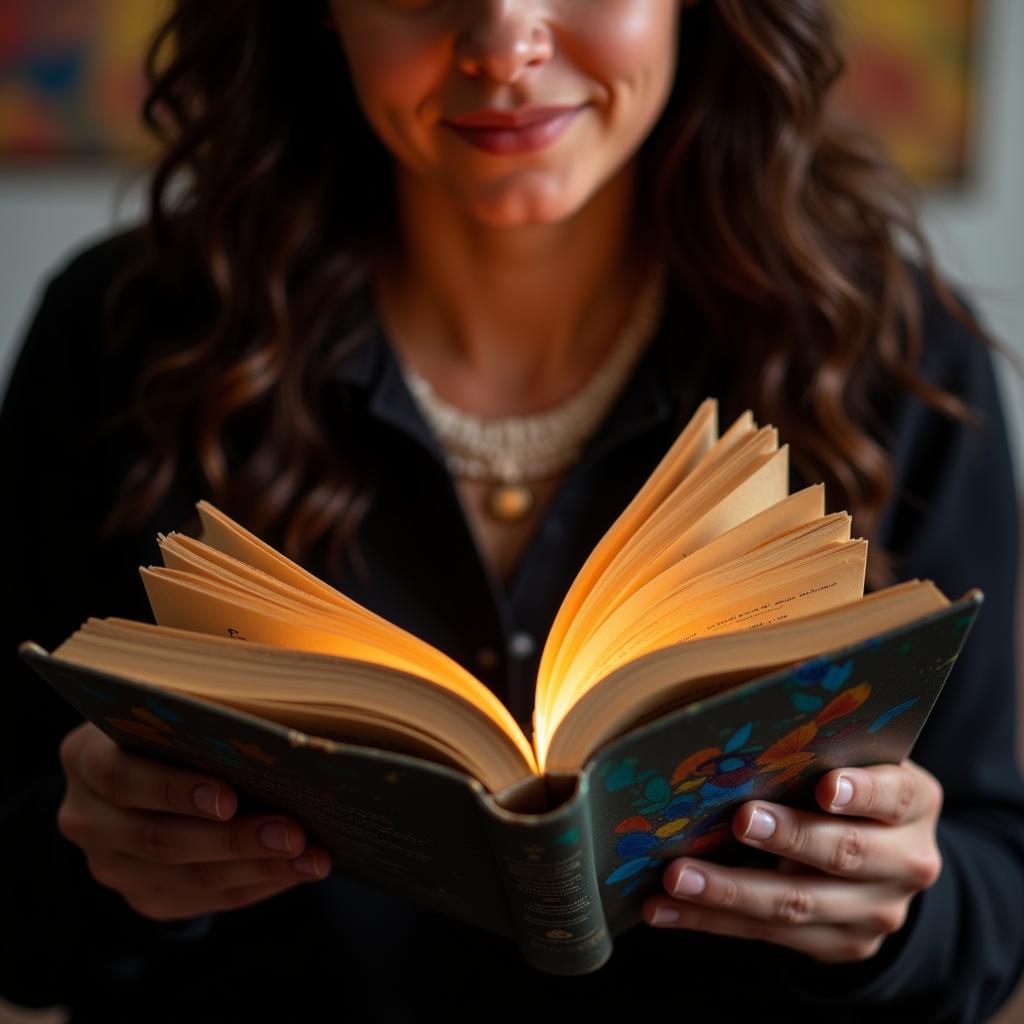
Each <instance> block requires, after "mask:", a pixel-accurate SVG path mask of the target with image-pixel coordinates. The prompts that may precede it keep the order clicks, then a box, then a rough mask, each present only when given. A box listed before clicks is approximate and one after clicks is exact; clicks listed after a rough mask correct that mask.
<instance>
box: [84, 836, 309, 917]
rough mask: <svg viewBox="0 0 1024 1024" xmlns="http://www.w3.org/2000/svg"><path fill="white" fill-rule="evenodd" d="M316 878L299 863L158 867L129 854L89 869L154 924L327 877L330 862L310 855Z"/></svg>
mask: <svg viewBox="0 0 1024 1024" xmlns="http://www.w3.org/2000/svg"><path fill="white" fill-rule="evenodd" d="M307 854H308V856H304V857H303V858H298V861H307V863H308V861H310V860H312V861H313V863H312V864H309V865H308V866H309V867H310V868H311V870H312V872H313V873H312V874H310V873H308V872H307V871H304V870H302V869H301V866H299V865H298V863H297V861H296V860H287V859H277V860H266V859H262V860H245V861H233V862H231V861H205V862H199V863H195V864H183V865H164V864H158V865H154V864H152V863H150V862H149V861H144V860H140V859H138V858H136V857H131V856H129V855H127V854H123V853H110V854H106V855H103V856H97V857H89V858H88V860H89V870H90V871H91V872H92V875H93V877H94V878H95V879H96V881H97V882H99V883H100V884H101V885H105V886H107V887H108V888H111V889H115V890H117V891H118V892H120V893H122V895H124V896H125V899H126V900H127V901H128V903H129V904H130V905H131V906H132V907H133V909H135V910H136V911H137V912H139V913H141V914H144V915H145V916H146V917H150V918H152V919H154V920H163V921H169V920H178V919H182V918H190V917H195V916H196V915H198V914H203V913H209V912H211V911H219V910H230V909H233V908H235V907H240V906H245V905H247V904H249V903H251V902H256V901H258V900H260V899H265V898H266V897H267V896H270V895H274V894H276V893H278V892H283V891H285V890H287V889H290V888H292V887H293V886H295V885H299V884H301V883H303V882H313V881H317V880H318V879H320V878H323V877H325V875H326V874H327V865H328V860H329V858H328V857H327V856H325V854H324V853H323V852H322V851H307Z"/></svg>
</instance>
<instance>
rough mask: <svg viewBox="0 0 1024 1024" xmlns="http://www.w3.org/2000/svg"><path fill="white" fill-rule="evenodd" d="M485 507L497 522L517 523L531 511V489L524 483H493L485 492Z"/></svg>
mask: <svg viewBox="0 0 1024 1024" xmlns="http://www.w3.org/2000/svg"><path fill="white" fill-rule="evenodd" d="M485 507H486V509H487V513H488V515H489V516H490V517H491V518H492V519H496V520H498V522H499V523H518V522H520V521H521V520H523V519H525V518H526V517H527V516H528V515H529V514H530V513H531V512H532V511H533V491H531V490H530V488H529V487H527V486H526V484H520V483H516V484H495V485H494V486H493V487H492V488H491V489H490V490H489V491H488V492H487V502H486V504H485Z"/></svg>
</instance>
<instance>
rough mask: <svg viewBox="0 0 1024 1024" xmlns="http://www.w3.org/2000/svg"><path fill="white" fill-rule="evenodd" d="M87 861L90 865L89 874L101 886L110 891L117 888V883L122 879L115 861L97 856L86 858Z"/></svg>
mask: <svg viewBox="0 0 1024 1024" xmlns="http://www.w3.org/2000/svg"><path fill="white" fill-rule="evenodd" d="M85 860H86V863H87V864H88V865H89V873H90V874H91V875H92V877H93V878H95V879H96V881H97V882H99V884H100V885H103V886H106V887H107V888H108V889H115V888H117V885H116V883H117V881H118V880H119V878H120V872H119V871H118V870H117V865H116V864H115V863H114V862H113V861H111V860H108V859H107V858H105V857H95V856H86V858H85Z"/></svg>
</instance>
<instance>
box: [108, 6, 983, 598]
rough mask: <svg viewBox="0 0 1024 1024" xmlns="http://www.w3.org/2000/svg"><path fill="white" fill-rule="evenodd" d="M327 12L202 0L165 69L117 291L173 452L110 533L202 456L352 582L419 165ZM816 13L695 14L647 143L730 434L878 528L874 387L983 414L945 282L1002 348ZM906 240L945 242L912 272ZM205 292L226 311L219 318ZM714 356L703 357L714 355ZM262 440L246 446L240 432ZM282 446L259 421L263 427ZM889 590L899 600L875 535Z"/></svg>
mask: <svg viewBox="0 0 1024 1024" xmlns="http://www.w3.org/2000/svg"><path fill="white" fill-rule="evenodd" d="M324 13H325V7H324V5H323V4H322V3H310V4H297V5H286V4H284V3H283V2H282V0H218V2H217V3H209V2H208V0H177V2H176V3H175V4H174V6H173V10H172V12H171V14H170V15H169V16H168V17H167V19H166V21H165V22H164V24H163V25H162V26H161V27H160V29H159V31H158V33H157V35H156V36H155V38H154V40H153V43H152V45H151V48H150V50H149V52H148V55H147V59H146V70H147V75H148V77H149V82H150V91H149V93H148V96H147V98H146V100H145V105H144V118H145V121H146V123H147V125H148V127H149V128H150V129H151V131H152V132H153V133H154V134H155V136H156V137H157V138H158V139H159V141H160V145H161V147H162V148H161V153H160V156H159V159H158V162H157V164H156V166H155V170H154V173H153V175H152V179H151V190H150V209H149V218H148V222H147V224H146V225H145V232H146V233H147V234H148V235H149V236H150V240H151V242H152V243H153V244H152V246H151V247H150V248H151V250H152V254H153V255H152V258H151V259H150V260H149V261H147V262H146V263H145V264H143V265H140V266H136V267H134V268H132V270H131V271H130V272H129V273H128V274H127V275H125V277H124V278H123V279H122V280H120V281H119V282H118V283H117V286H116V287H115V288H114V289H113V290H112V292H111V294H110V304H109V316H110V322H111V330H112V332H115V333H116V332H117V331H120V332H121V333H122V335H123V336H126V337H127V336H130V335H131V332H132V331H133V330H138V325H139V321H137V320H133V317H132V314H131V310H132V308H133V301H132V300H133V297H135V299H136V301H135V303H134V305H135V306H139V305H140V304H141V300H139V295H140V294H148V293H143V292H140V285H141V283H142V282H143V281H149V282H153V281H158V282H159V287H160V289H161V290H162V293H163V294H164V295H165V296H168V297H169V299H168V308H173V307H175V296H179V297H181V298H182V299H183V300H184V299H187V301H182V302H181V303H180V306H181V308H186V307H187V308H189V309H195V310H196V311H197V312H196V315H195V316H194V317H193V318H192V319H191V320H190V321H188V322H181V323H179V322H177V321H175V320H174V318H173V317H171V318H170V319H169V321H168V324H169V327H168V330H167V332H166V334H167V338H166V344H165V346H164V347H163V348H161V349H160V350H159V352H158V355H157V357H156V358H154V359H153V360H152V362H151V363H150V364H149V365H147V366H146V367H145V369H144V371H143V372H142V373H141V374H140V375H139V378H138V382H137V389H136V392H135V408H134V410H133V411H132V412H133V415H135V416H137V417H138V418H139V420H140V421H141V423H142V424H143V426H144V428H145V432H146V434H147V436H148V439H149V447H148V449H147V450H146V451H145V453H144V455H143V456H142V457H141V458H140V460H139V463H138V464H137V465H136V466H135V468H134V471H133V472H132V474H131V475H130V476H129V477H128V479H126V481H125V484H124V490H123V491H122V493H121V495H120V496H119V498H118V500H117V501H116V502H115V504H114V507H113V508H112V510H111V515H110V517H109V518H108V519H107V521H106V522H105V523H104V526H103V532H104V533H105V534H109V533H112V532H116V531H117V530H118V529H124V528H131V527H132V526H134V525H137V524H138V523H140V522H141V521H143V520H144V519H145V518H146V516H147V515H148V514H150V513H151V512H152V511H153V509H154V508H156V507H157V506H158V505H159V502H160V500H161V498H162V496H163V495H164V494H165V493H166V491H167V489H168V488H169V487H170V485H171V483H172V481H173V479H174V477H175V474H176V472H177V470H178V467H179V458H180V453H181V452H182V451H186V450H189V446H191V451H190V457H192V458H193V459H194V461H196V462H197V463H198V465H199V466H201V469H202V472H203V474H204V476H205V478H206V485H207V486H208V488H209V489H210V492H211V495H212V497H211V500H212V501H213V502H214V503H215V504H216V505H218V506H219V507H221V508H223V509H224V510H225V511H226V512H227V513H228V514H229V515H232V516H233V517H235V518H237V519H238V520H239V521H240V522H244V523H245V524H246V526H247V527H248V528H249V529H251V530H253V531H254V532H256V533H258V534H261V535H263V536H269V535H270V534H271V533H273V534H274V535H275V536H277V537H279V538H280V539H279V541H278V543H279V545H280V547H281V549H282V550H284V551H285V553H286V554H288V555H289V556H290V557H292V558H293V559H296V560H297V561H300V562H302V561H305V560H306V559H307V558H308V556H309V555H310V552H311V550H312V549H313V547H314V546H315V545H316V544H318V543H321V542H323V543H325V544H326V545H327V548H328V550H327V557H328V559H329V561H330V564H331V565H332V567H335V568H336V566H337V559H339V558H340V557H341V555H342V553H343V552H346V551H347V552H349V553H351V554H352V555H353V556H354V558H355V560H356V562H357V564H359V565H360V566H361V567H362V569H363V570H364V571H365V564H364V563H363V562H362V560H361V559H360V557H359V552H358V550H356V549H355V547H356V546H355V545H354V544H353V543H352V542H353V540H354V536H355V530H356V527H357V525H358V522H359V520H360V518H361V516H362V515H363V514H364V513H365V510H366V508H367V506H368V504H369V502H370V501H372V497H373V492H374V479H373V472H372V467H369V466H366V465H362V464H361V463H360V460H359V449H358V443H357V441H356V443H354V444H353V445H352V446H351V450H350V451H346V452H340V451H338V450H336V448H335V447H332V446H331V445H330V444H329V443H328V441H327V434H326V431H325V420H324V416H325V414H326V412H325V410H324V409H323V408H322V405H321V401H320V396H321V390H322V387H323V383H324V380H325V375H326V374H327V372H328V371H329V369H330V367H331V365H332V364H333V362H334V361H335V360H336V359H338V358H339V357H340V356H341V355H343V354H344V353H345V352H346V351H347V350H348V349H349V348H350V347H351V346H353V345H355V344H357V343H358V341H359V340H360V339H361V338H362V337H364V336H365V333H366V332H367V331H368V330H369V329H370V328H371V324H372V322H373V311H372V307H371V303H370V300H369V289H368V283H369V279H370V265H371V262H372V259H373V255H374V251H375V246H376V245H377V244H378V243H379V242H380V240H381V238H382V236H383V235H385V234H386V233H387V230H388V227H389V225H392V226H393V221H392V219H391V218H392V217H393V212H394V211H393V203H392V192H391V186H392V182H393V178H392V158H391V156H390V154H388V153H387V152H386V150H385V149H384V148H383V146H382V145H381V143H380V142H379V141H378V140H377V138H376V136H375V135H374V134H373V133H372V131H371V129H370V128H369V126H368V125H367V123H366V121H365V119H364V117H363V115H362V112H361V110H360V108H359V106H358V103H357V101H356V98H355V94H354V90H353V88H352V85H351V82H350V80H349V78H348V71H347V67H346V64H345V60H344V54H343V53H342V51H341V50H340V47H339V43H338V40H337V37H336V36H335V35H334V34H333V33H332V32H330V31H328V30H327V29H326V28H325V27H324V25H323V17H324ZM843 66H844V62H843V58H842V55H841V52H840V50H839V48H838V46H837V41H836V38H835V33H834V27H833V25H832V23H831V20H830V17H829V15H828V12H827V11H826V10H825V8H824V6H823V5H822V4H821V3H819V2H813V0H759V2H758V3H756V4H752V3H748V2H745V0H703V2H700V3H698V4H697V5H696V6H694V7H691V8H688V9H686V10H684V11H683V12H682V13H681V16H680V34H679V59H678V73H677V78H676V81H675V83H674V86H673V89H672V92H671V96H670V98H669V100H668V103H667V105H666V108H665V111H664V113H663V115H662V117H661V118H660V120H659V121H658V123H657V125H656V126H655V127H654V129H653V131H652V132H651V134H650V135H649V137H648V138H647V139H646V140H645V142H644V144H643V147H642V149H641V152H640V163H639V169H640V179H639V184H640V188H639V191H638V196H640V197H642V209H641V214H642V217H643V218H644V219H645V222H646V224H647V225H649V226H650V227H651V228H652V229H653V230H652V232H651V233H650V237H651V239H652V241H653V242H654V244H656V245H657V246H659V247H660V249H661V254H662V256H663V257H664V259H665V260H666V261H667V263H668V266H669V269H670V274H671V277H672V282H673V288H674V290H675V292H676V293H677V294H678V295H680V296H681V297H682V298H683V300H684V301H686V302H687V303H688V304H689V305H690V306H691V307H692V308H693V309H694V310H695V311H696V312H697V313H699V314H700V316H701V318H702V320H703V323H704V324H706V326H707V330H708V337H709V338H714V347H715V349H716V351H717V352H718V353H719V356H720V357H721V358H722V359H723V360H724V362H725V363H726V364H727V365H728V366H730V367H733V368H738V372H734V373H733V374H732V376H731V377H730V379H729V391H728V394H722V395H719V396H718V397H719V399H720V405H721V409H720V413H721V415H722V417H723V422H731V421H732V419H733V418H734V417H735V416H736V415H738V414H739V412H741V411H742V410H744V409H746V408H749V409H751V410H752V411H753V413H754V416H755V418H756V419H757V420H758V421H760V422H770V423H772V424H774V425H775V426H776V427H778V429H779V433H780V437H782V438H783V439H784V440H785V441H786V442H787V443H788V444H789V446H790V458H791V465H792V467H793V470H794V472H795V473H796V474H798V475H799V477H801V478H802V479H803V480H804V481H806V482H812V481H817V480H822V481H824V482H825V485H826V487H825V492H826V495H827V498H828V504H829V510H832V509H846V510H848V511H850V512H851V514H852V515H853V517H854V522H855V525H856V526H857V527H858V533H859V534H860V535H861V536H865V537H868V538H869V539H870V538H872V537H873V535H874V532H875V530H876V529H877V526H878V523H879V517H880V514H881V512H882V510H883V508H884V506H885V504H886V502H887V500H888V497H889V494H890V489H891V486H892V482H891V470H890V462H889V457H888V454H887V452H886V449H885V447H884V443H883V439H882V437H881V434H880V433H879V429H880V427H879V418H878V415H877V410H876V408H875V406H874V403H873V401H872V394H873V393H874V392H873V389H875V388H881V387H883V385H884V386H887V387H892V386H895V387H897V388H901V389H905V390H907V391H911V392H913V393H915V394H916V395H918V396H919V397H920V398H921V399H923V400H924V401H925V402H927V403H928V404H929V405H931V406H932V407H934V408H935V409H937V410H940V411H941V412H943V413H944V414H946V415H949V416H952V417H956V418H958V419H962V420H966V421H970V420H971V410H969V409H968V408H967V407H965V406H964V404H963V403H962V402H961V401H959V400H958V399H957V398H956V397H955V396H954V395H952V394H949V393H947V392H945V391H943V390H941V389H938V388H936V387H932V386H931V385H929V384H928V383H927V382H926V381H924V380H923V378H921V377H920V376H919V375H918V373H917V371H916V369H915V367H916V365H917V360H918V356H919V353H920V350H921V344H922V342H921V321H922V310H921V302H920V294H921V284H922V281H920V280H917V279H916V277H918V276H920V277H922V279H926V280H927V281H928V282H929V283H930V285H931V287H932V288H933V289H934V290H935V293H936V294H937V295H938V297H939V298H940V299H941V301H942V302H943V303H944V304H945V305H946V306H947V307H948V309H949V310H950V311H951V312H952V314H953V315H954V316H955V317H957V318H958V319H959V320H960V321H961V322H962V323H964V324H965V325H967V327H969V328H970V329H971V331H972V332H973V333H975V334H976V335H977V336H978V337H979V338H981V339H983V340H985V341H988V342H989V343H990V344H991V343H992V342H991V339H988V338H987V337H986V336H985V334H984V332H983V331H981V329H980V327H979V325H978V324H977V323H976V322H975V320H974V319H973V317H972V316H971V314H970V312H969V311H968V310H967V309H966V308H965V307H964V306H963V305H961V303H960V302H958V301H957V299H956V297H955V296H954V295H953V293H952V292H951V291H950V289H949V288H948V287H947V286H946V285H945V284H944V282H943V281H942V279H941V278H940V276H939V275H938V273H937V271H936V268H935V262H934V259H933V256H932V253H931V251H930V249H929V246H928V243H927V241H926V239H925V237H924V236H923V234H922V231H921V229H920V227H919V224H918V220H917V216H916V212H915V194H914V191H913V189H912V187H911V186H910V185H909V184H908V182H907V181H906V180H905V179H904V178H903V177H901V176H900V175H899V174H898V173H897V172H896V171H895V170H894V168H893V167H892V166H891V165H890V164H888V163H887V162H886V161H885V160H884V159H882V158H881V156H880V155H879V153H878V152H877V151H876V149H875V147H874V146H873V145H872V144H871V143H870V142H868V141H866V140H865V139H864V138H862V137H861V136H859V135H857V134H855V133H854V132H852V131H851V130H850V129H848V128H846V127H844V126H842V125H841V124H840V122H839V120H838V119H837V117H836V116H835V113H834V111H833V110H832V109H831V106H830V105H829V103H828V102H827V101H828V99H829V95H830V90H831V88H832V86H833V84H834V82H835V81H836V79H837V78H838V77H839V75H840V73H841V72H842V70H843ZM901 236H902V238H903V239H904V240H906V241H909V242H910V243H912V244H913V245H914V246H915V247H916V250H917V254H918V258H917V262H916V265H915V264H914V263H911V262H909V261H908V259H907V258H906V257H905V256H903V255H901V252H900V248H899V244H900V240H901ZM197 300H199V301H197ZM686 343H687V344H692V342H689V341H688V342H686ZM242 423H245V424H247V425H248V426H249V428H250V431H249V433H248V434H247V435H245V436H250V437H256V438H258V442H257V443H256V444H255V446H254V447H250V448H249V449H248V450H243V449H242V448H241V447H238V446H234V445H233V443H232V441H231V435H232V427H233V426H238V425H240V424H242ZM253 428H255V429H253ZM869 550H870V558H869V563H868V578H867V585H868V586H869V587H871V588H877V587H879V586H883V585H886V584H887V583H889V582H892V580H893V578H894V575H893V569H892V564H891V561H890V560H889V558H888V556H887V553H886V552H884V551H882V550H881V549H880V548H879V547H878V545H877V543H876V544H869Z"/></svg>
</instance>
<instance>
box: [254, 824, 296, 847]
mask: <svg viewBox="0 0 1024 1024" xmlns="http://www.w3.org/2000/svg"><path fill="white" fill-rule="evenodd" d="M260 842H261V843H263V845H264V846H265V847H266V848H267V849H268V850H273V851H274V852H275V853H291V849H292V844H291V837H290V836H289V835H288V829H287V827H286V826H285V824H284V822H283V821H268V822H267V824H266V825H264V826H263V828H261V829H260Z"/></svg>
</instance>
